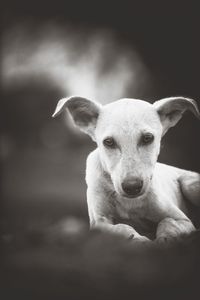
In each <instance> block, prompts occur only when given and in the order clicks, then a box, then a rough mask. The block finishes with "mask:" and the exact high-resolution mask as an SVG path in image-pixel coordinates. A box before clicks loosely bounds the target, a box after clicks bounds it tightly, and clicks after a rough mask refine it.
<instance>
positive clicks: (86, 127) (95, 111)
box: [52, 96, 102, 140]
mask: <svg viewBox="0 0 200 300" xmlns="http://www.w3.org/2000/svg"><path fill="white" fill-rule="evenodd" d="M101 107H102V106H101V104H99V103H96V102H93V101H91V100H88V99H86V98H83V97H79V96H72V97H69V98H63V99H61V100H60V101H59V102H58V104H57V106H56V109H55V112H54V114H53V115H52V117H56V116H57V115H59V114H60V113H61V112H62V111H63V110H64V109H67V110H68V111H69V112H70V114H71V116H72V118H73V120H74V123H75V124H76V125H77V126H78V127H79V128H80V130H82V131H84V132H85V133H87V134H89V135H90V136H91V137H92V139H93V140H95V137H94V130H95V128H96V123H97V119H98V116H99V114H100V111H101Z"/></svg>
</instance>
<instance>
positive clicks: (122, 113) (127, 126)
mask: <svg viewBox="0 0 200 300" xmlns="http://www.w3.org/2000/svg"><path fill="white" fill-rule="evenodd" d="M161 136H162V126H161V122H160V118H159V116H158V114H157V112H156V110H155V109H154V108H153V106H152V105H150V104H149V103H148V102H145V101H141V100H131V99H122V100H119V101H116V102H113V103H111V104H108V105H106V106H104V107H103V108H102V110H101V114H100V115H99V119H98V122H97V125H96V129H95V138H96V142H97V145H98V148H99V154H100V158H101V162H102V165H103V168H104V169H105V171H106V172H108V173H109V175H110V177H111V179H112V182H113V185H114V188H115V191H116V192H117V193H118V194H120V195H122V196H125V197H138V196H140V195H142V194H144V193H145V192H146V191H147V190H148V187H149V182H150V180H151V178H152V175H153V169H154V166H155V163H156V161H157V157H158V154H159V149H160V140H161Z"/></svg>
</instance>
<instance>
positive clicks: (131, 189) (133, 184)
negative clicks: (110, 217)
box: [122, 178, 143, 196]
mask: <svg viewBox="0 0 200 300" xmlns="http://www.w3.org/2000/svg"><path fill="white" fill-rule="evenodd" d="M142 186H143V181H142V180H141V179H139V178H132V179H127V180H125V181H124V182H123V183H122V189H123V191H124V192H125V193H126V194H127V195H129V196H136V195H138V194H139V193H140V192H141V189H142Z"/></svg>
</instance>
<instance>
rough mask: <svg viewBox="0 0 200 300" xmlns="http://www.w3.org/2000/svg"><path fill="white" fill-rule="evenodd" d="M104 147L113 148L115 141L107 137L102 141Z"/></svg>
mask: <svg viewBox="0 0 200 300" xmlns="http://www.w3.org/2000/svg"><path fill="white" fill-rule="evenodd" d="M103 144H104V146H106V147H109V148H114V147H115V141H114V139H113V138H111V137H108V138H106V139H105V140H104V141H103Z"/></svg>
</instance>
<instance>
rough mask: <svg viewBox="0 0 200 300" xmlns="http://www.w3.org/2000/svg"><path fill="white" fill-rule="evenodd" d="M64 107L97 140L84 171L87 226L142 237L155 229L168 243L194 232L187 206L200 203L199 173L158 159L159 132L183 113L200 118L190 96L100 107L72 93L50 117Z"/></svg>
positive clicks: (165, 130)
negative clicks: (72, 95)
mask: <svg viewBox="0 0 200 300" xmlns="http://www.w3.org/2000/svg"><path fill="white" fill-rule="evenodd" d="M64 109H68V111H69V112H70V114H71V116H72V118H73V120H74V122H75V124H76V125H77V126H78V127H79V128H80V129H81V130H82V131H84V132H85V133H87V134H89V135H90V136H91V138H92V139H93V140H94V141H95V142H96V143H97V148H96V149H95V150H94V151H93V152H92V153H90V155H89V156H88V159H87V169H86V182H87V186H88V189H87V202H88V211H89V218H90V226H91V228H96V227H97V228H100V229H102V230H104V231H109V232H113V233H119V234H122V235H124V236H125V237H127V238H131V239H137V240H138V239H139V240H145V241H146V240H148V237H149V238H152V237H153V234H154V233H155V237H156V239H157V240H159V241H166V240H167V241H168V240H171V239H172V238H178V237H179V236H181V235H182V234H188V233H190V232H192V231H194V230H195V228H194V226H193V224H192V222H191V220H190V219H189V217H188V210H187V205H186V204H187V200H189V201H191V202H192V203H193V204H195V205H200V175H199V174H198V173H195V172H190V171H185V170H182V169H179V168H175V167H172V166H168V165H165V164H161V163H158V162H157V158H158V155H159V151H160V141H161V138H162V136H163V135H164V134H165V133H166V132H167V131H168V129H169V128H170V127H173V126H175V124H176V123H177V122H178V121H179V120H180V119H181V117H182V115H183V113H184V112H185V111H186V110H190V111H191V112H192V113H193V114H194V115H195V116H196V117H198V118H200V113H199V110H198V107H197V104H196V102H195V101H194V100H192V99H188V98H183V97H171V98H165V99H162V100H159V101H156V102H155V103H154V104H150V103H148V102H146V101H142V100H137V99H120V100H118V101H115V102H113V103H110V104H107V105H104V106H102V105H100V104H99V103H96V102H93V101H90V100H88V99H85V98H82V97H78V96H74V97H70V98H68V99H66V98H65V99H61V100H60V101H59V102H58V105H57V107H56V110H55V113H54V114H53V116H56V115H58V114H59V113H61V112H62V111H63V110H64Z"/></svg>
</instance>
